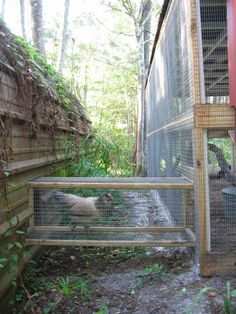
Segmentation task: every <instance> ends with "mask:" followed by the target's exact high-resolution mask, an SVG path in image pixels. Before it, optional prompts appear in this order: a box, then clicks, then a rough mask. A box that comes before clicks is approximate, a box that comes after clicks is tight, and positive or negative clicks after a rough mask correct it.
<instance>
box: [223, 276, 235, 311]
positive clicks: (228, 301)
mask: <svg viewBox="0 0 236 314" xmlns="http://www.w3.org/2000/svg"><path fill="white" fill-rule="evenodd" d="M225 289H226V294H225V297H224V308H225V313H226V314H236V308H234V309H232V297H236V289H234V290H231V288H230V282H229V281H227V282H226V287H225Z"/></svg>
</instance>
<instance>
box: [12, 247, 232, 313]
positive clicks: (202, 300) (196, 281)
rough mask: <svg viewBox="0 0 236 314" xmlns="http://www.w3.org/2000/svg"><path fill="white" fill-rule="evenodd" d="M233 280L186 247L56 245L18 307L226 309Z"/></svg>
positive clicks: (35, 268)
mask: <svg viewBox="0 0 236 314" xmlns="http://www.w3.org/2000/svg"><path fill="white" fill-rule="evenodd" d="M62 278H64V280H65V282H66V283H67V286H69V289H70V292H69V295H67V296H65V295H64V294H65V293H64V292H65V290H63V287H62V284H61V281H62ZM227 280H230V282H231V288H235V287H236V278H235V277H227V276H223V277H219V276H218V277H216V276H215V277H210V278H203V277H201V276H199V275H198V274H197V273H196V269H195V268H194V267H193V263H192V259H191V256H190V254H189V253H188V252H187V251H186V250H184V249H168V250H162V251H158V250H155V249H145V248H137V249H112V248H100V249H99V248H50V249H47V250H46V251H45V253H44V254H43V255H42V256H41V258H40V259H38V260H37V261H36V264H33V265H32V266H29V267H28V269H27V271H25V273H24V282H25V285H26V287H27V289H28V292H29V293H30V295H31V303H30V302H29V300H28V299H27V298H26V297H25V294H24V291H23V290H22V289H19V290H18V291H17V292H16V299H17V300H18V301H16V303H15V305H14V310H13V313H17V314H20V313H32V312H33V311H32V308H33V309H34V312H35V313H81V314H92V313H100V314H103V313H111V314H118V313H121V314H125V313H133V314H144V313H145V314H151V313H153V314H155V313H168V314H169V313H212V314H213V313H214V314H215V313H225V311H224V305H223V297H224V295H225V283H226V281H227ZM206 287H208V288H209V290H207V291H205V293H203V291H204V290H203V289H205V288H206ZM205 290H206V289H205ZM63 291H64V292H63ZM232 300H233V298H232ZM234 306H235V303H234Z"/></svg>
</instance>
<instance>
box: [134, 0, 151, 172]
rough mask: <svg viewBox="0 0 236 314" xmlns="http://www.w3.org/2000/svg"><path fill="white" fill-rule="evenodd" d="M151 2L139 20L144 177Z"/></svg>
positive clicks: (139, 146)
mask: <svg viewBox="0 0 236 314" xmlns="http://www.w3.org/2000/svg"><path fill="white" fill-rule="evenodd" d="M151 12H152V2H151V0H146V1H142V3H141V6H140V20H139V26H138V27H139V37H137V40H138V44H139V79H140V86H141V87H140V89H141V90H140V97H139V101H138V110H137V139H136V156H135V157H136V164H137V165H138V168H137V169H138V171H139V172H140V167H143V169H142V171H141V173H142V175H144V172H145V169H144V168H145V167H144V161H145V158H144V155H145V145H146V144H145V137H146V123H145V121H146V109H145V80H146V75H147V72H148V66H149V59H150V48H149V47H150V28H151ZM136 174H137V173H136Z"/></svg>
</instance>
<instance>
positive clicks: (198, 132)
mask: <svg viewBox="0 0 236 314" xmlns="http://www.w3.org/2000/svg"><path fill="white" fill-rule="evenodd" d="M190 9H191V39H192V67H193V83H194V91H193V93H194V104H199V103H200V104H204V103H205V102H206V101H205V84H204V70H203V56H202V53H203V52H202V41H201V19H200V3H199V0H191V8H190ZM194 143H195V163H196V164H195V189H194V193H195V202H196V205H195V206H196V215H195V219H197V229H198V230H197V233H198V244H197V245H198V248H199V262H200V272H201V273H202V274H203V275H204V274H207V265H206V253H207V251H208V250H209V249H210V237H209V235H210V224H209V191H208V189H209V188H208V175H207V130H206V129H202V128H201V127H200V128H197V127H196V125H195V130H194Z"/></svg>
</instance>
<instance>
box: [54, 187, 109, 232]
mask: <svg viewBox="0 0 236 314" xmlns="http://www.w3.org/2000/svg"><path fill="white" fill-rule="evenodd" d="M53 196H54V197H55V198H56V199H57V200H59V201H60V202H62V203H63V204H65V205H66V206H67V207H69V209H68V212H69V215H70V218H71V221H72V222H73V223H74V224H75V225H76V224H81V225H82V226H84V227H85V228H88V226H89V225H90V224H91V222H92V221H93V220H95V219H97V218H99V217H100V216H101V215H102V214H103V213H104V212H106V211H107V210H109V209H110V208H111V203H112V195H111V194H109V193H105V194H102V195H100V196H98V197H81V196H76V195H74V194H67V193H63V192H60V191H54V192H53Z"/></svg>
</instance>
